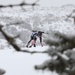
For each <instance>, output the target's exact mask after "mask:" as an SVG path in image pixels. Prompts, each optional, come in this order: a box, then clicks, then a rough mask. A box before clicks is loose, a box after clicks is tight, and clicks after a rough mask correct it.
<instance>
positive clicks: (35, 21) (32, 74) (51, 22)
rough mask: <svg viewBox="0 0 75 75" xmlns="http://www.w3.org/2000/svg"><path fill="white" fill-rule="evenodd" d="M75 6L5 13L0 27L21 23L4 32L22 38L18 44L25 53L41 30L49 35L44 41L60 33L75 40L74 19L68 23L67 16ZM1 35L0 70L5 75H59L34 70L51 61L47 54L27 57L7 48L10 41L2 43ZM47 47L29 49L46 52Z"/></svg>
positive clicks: (0, 16) (0, 18)
mask: <svg viewBox="0 0 75 75" xmlns="http://www.w3.org/2000/svg"><path fill="white" fill-rule="evenodd" d="M74 8H75V6H63V7H60V8H58V7H51V8H40V9H35V10H34V11H32V10H28V11H26V12H24V11H22V10H21V9H20V10H19V11H20V12H18V11H13V10H12V11H9V12H8V11H5V10H2V11H1V12H0V24H3V25H6V24H10V23H11V24H12V23H16V22H20V23H21V22H22V23H21V24H18V25H16V26H15V24H13V25H11V26H5V27H4V28H3V30H4V31H6V32H7V34H9V35H13V36H15V35H17V34H20V37H19V39H18V42H17V44H19V45H20V46H21V47H22V46H23V48H22V49H28V48H24V46H25V44H26V43H27V41H28V40H29V36H30V34H31V30H32V29H35V30H42V31H45V32H49V34H50V35H47V34H44V35H43V39H46V38H53V34H52V31H53V32H57V31H58V32H61V33H64V34H68V35H70V36H72V35H74V36H75V25H74V24H73V19H72V18H69V19H66V15H69V14H70V13H71V11H72V10H73V9H74ZM3 39H4V38H3V37H2V34H1V33H0V68H3V69H5V70H6V74H5V75H50V74H51V75H52V74H53V75H56V73H54V72H53V73H50V72H44V73H43V72H38V71H35V70H34V68H33V67H34V65H35V64H41V63H43V61H45V60H47V59H49V57H48V56H47V55H46V54H33V55H31V54H27V53H21V52H16V51H15V50H14V49H13V48H12V47H11V46H9V45H8V44H7V41H5V40H3ZM47 48H48V47H47V46H44V47H40V46H37V47H36V48H34V47H33V48H30V49H28V50H30V51H33V50H35V51H44V50H46V49H47Z"/></svg>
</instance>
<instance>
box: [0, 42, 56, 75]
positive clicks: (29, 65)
mask: <svg viewBox="0 0 75 75" xmlns="http://www.w3.org/2000/svg"><path fill="white" fill-rule="evenodd" d="M0 42H1V41H0ZM2 42H3V43H2V44H4V45H5V46H6V43H5V42H4V41H2ZM47 48H48V47H45V46H44V47H42V48H41V47H39V46H38V47H36V48H31V49H30V50H35V51H36V50H37V51H38V50H40V51H41V50H42V51H43V50H45V49H47ZM46 59H49V57H48V56H47V55H46V54H33V55H31V54H27V53H21V52H19V53H18V52H16V51H15V50H14V49H13V48H12V47H8V48H7V46H6V47H5V48H4V49H2V50H1V49H0V68H3V69H5V70H6V74H5V75H11V74H12V75H50V74H53V75H56V74H55V73H54V72H53V73H50V72H44V73H43V72H42V71H39V72H38V71H35V70H34V66H35V65H36V64H41V63H43V61H45V60H46Z"/></svg>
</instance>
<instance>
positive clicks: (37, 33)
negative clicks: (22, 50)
mask: <svg viewBox="0 0 75 75" xmlns="http://www.w3.org/2000/svg"><path fill="white" fill-rule="evenodd" d="M42 33H44V32H42V31H34V30H32V35H31V38H30V40H29V41H28V43H27V45H26V47H28V46H29V44H30V42H31V45H30V46H29V47H32V46H34V47H36V45H35V43H36V40H37V37H39V40H40V45H41V46H42V47H43V45H42Z"/></svg>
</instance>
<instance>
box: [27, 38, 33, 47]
mask: <svg viewBox="0 0 75 75" xmlns="http://www.w3.org/2000/svg"><path fill="white" fill-rule="evenodd" d="M31 41H32V39H30V40H29V41H28V43H27V45H26V47H28V46H29V44H30V42H31Z"/></svg>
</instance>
